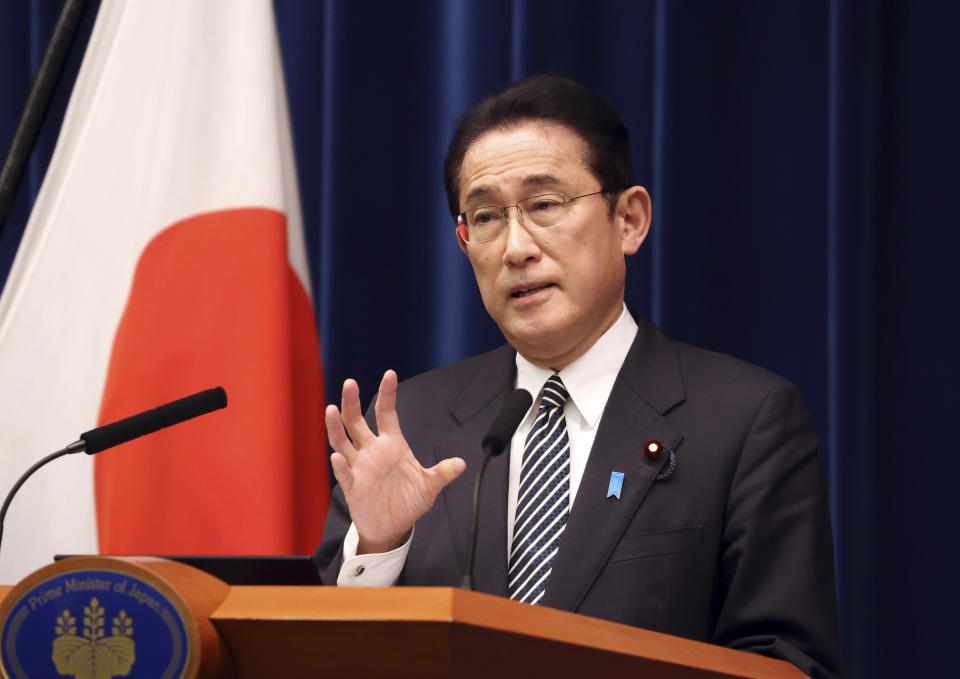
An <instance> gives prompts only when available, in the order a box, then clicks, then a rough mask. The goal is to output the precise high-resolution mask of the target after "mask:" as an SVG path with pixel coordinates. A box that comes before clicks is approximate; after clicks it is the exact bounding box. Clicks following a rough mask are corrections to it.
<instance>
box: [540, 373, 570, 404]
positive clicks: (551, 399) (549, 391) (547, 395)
mask: <svg viewBox="0 0 960 679" xmlns="http://www.w3.org/2000/svg"><path fill="white" fill-rule="evenodd" d="M568 398H570V392H568V391H567V388H566V387H565V386H564V385H563V380H561V379H560V375H558V374H557V373H554V374H553V375H552V376H551V377H550V379H549V380H547V383H546V384H544V385H543V398H542V399H541V400H540V407H541V408H562V407H563V404H564V403H566V402H567V399H568Z"/></svg>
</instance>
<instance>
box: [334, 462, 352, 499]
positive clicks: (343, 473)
mask: <svg viewBox="0 0 960 679" xmlns="http://www.w3.org/2000/svg"><path fill="white" fill-rule="evenodd" d="M330 466H331V467H332V468H333V475H334V476H335V477H336V478H337V483H339V484H340V487H341V488H343V491H344V492H345V493H346V492H349V491H350V489H351V488H352V487H353V472H352V471H351V470H350V465H348V464H347V461H346V459H345V458H344V457H343V455H341V454H340V453H334V454H333V455H331V456H330Z"/></svg>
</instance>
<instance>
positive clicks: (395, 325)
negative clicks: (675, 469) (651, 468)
mask: <svg viewBox="0 0 960 679" xmlns="http://www.w3.org/2000/svg"><path fill="white" fill-rule="evenodd" d="M58 5H59V3H58V2H52V1H46V2H44V1H40V0H37V1H35V2H10V3H5V4H3V5H2V9H0V93H2V94H0V149H5V148H6V145H7V141H8V140H9V138H10V136H11V135H12V132H13V129H14V126H15V124H16V120H17V118H18V116H19V113H20V108H21V106H22V103H23V101H24V98H25V96H26V92H27V88H28V87H29V83H30V81H31V79H32V76H33V73H34V72H35V69H36V66H37V64H38V62H39V58H40V55H41V54H42V50H43V47H44V46H45V44H46V40H47V38H48V36H49V32H50V28H51V26H52V23H53V20H54V18H55V15H56V12H57V10H58ZM275 6H276V10H277V20H278V27H279V31H280V38H281V42H282V49H283V56H284V63H285V68H286V73H287V87H288V92H289V97H290V104H291V113H292V118H293V128H294V136H295V142H296V152H297V159H298V166H299V173H300V189H301V195H302V199H303V208H304V216H305V220H306V228H307V237H308V245H309V251H310V266H311V274H312V278H313V286H314V296H315V302H316V309H317V322H318V326H319V329H320V336H321V341H322V345H323V347H322V348H323V360H324V369H325V371H326V379H327V390H328V393H329V394H331V395H336V394H338V393H339V385H340V384H341V383H342V381H343V379H344V378H346V377H348V376H353V377H356V378H358V380H359V381H360V384H361V389H362V392H363V397H364V399H365V400H366V399H367V398H369V397H370V396H371V395H372V393H373V391H374V389H375V386H376V384H377V381H378V379H379V376H380V374H381V372H382V371H383V370H384V369H385V368H387V367H392V368H395V369H397V371H398V372H399V373H400V375H401V377H405V376H410V375H413V374H415V373H418V372H420V371H423V370H426V369H429V368H432V367H435V366H437V365H440V364H443V363H446V362H449V361H453V360H456V359H458V358H462V357H464V356H467V355H469V354H473V353H476V352H479V351H483V350H486V349H489V348H491V347H493V346H495V345H497V344H498V343H499V342H500V341H501V338H500V336H499V333H498V331H497V329H496V327H495V326H494V325H493V323H492V322H491V321H490V320H489V319H488V317H487V316H486V314H485V312H484V311H483V307H482V305H481V302H480V299H479V295H478V294H477V292H476V289H475V285H474V282H473V278H472V273H471V271H470V268H469V266H468V265H467V262H466V260H465V258H464V257H463V256H462V255H461V253H460V252H459V250H458V248H457V246H456V242H455V239H454V234H453V224H452V222H451V220H450V218H449V216H448V215H447V214H446V208H445V200H444V196H443V192H442V182H441V172H440V165H441V160H442V158H443V155H444V152H445V147H446V143H447V141H448V139H449V136H450V133H451V130H452V128H453V126H454V125H455V122H456V119H457V116H458V115H459V114H460V113H462V111H463V110H464V109H465V108H466V107H467V106H468V105H469V104H471V103H472V102H474V101H475V100H476V99H478V98H479V97H480V96H481V95H482V94H483V93H485V92H486V91H487V90H489V89H490V88H492V87H494V86H498V85H502V84H505V83H507V82H509V81H511V80H513V79H516V78H519V77H522V76H524V75H527V74H530V73H534V72H541V71H553V72H558V73H561V74H565V75H569V76H572V77H574V78H577V79H580V80H582V81H584V82H585V83H587V84H588V85H590V86H591V87H593V88H595V89H597V90H598V91H600V92H601V93H602V94H603V95H604V96H606V97H607V98H608V99H609V100H610V101H611V102H612V103H613V104H614V105H615V106H616V108H618V109H619V110H620V111H621V112H622V113H623V115H624V117H625V119H626V122H627V124H628V126H629V127H630V129H631V132H632V145H633V152H634V158H635V164H636V174H637V181H638V183H641V184H644V185H646V186H647V187H648V188H649V189H650V191H651V193H652V195H653V200H654V206H655V208H654V209H655V218H654V224H653V232H652V236H651V238H650V239H649V240H648V242H647V244H646V245H645V246H644V248H643V250H642V252H641V253H640V254H638V255H637V256H635V257H633V258H632V260H631V261H630V265H629V272H628V285H627V298H628V303H630V304H631V305H633V306H636V307H639V308H640V309H642V310H644V311H645V312H647V313H648V314H649V315H651V316H652V318H653V319H654V320H655V321H656V322H658V323H659V324H660V325H661V326H663V327H664V328H665V330H666V331H667V332H668V333H669V334H671V335H672V336H673V337H674V338H676V339H680V340H684V341H688V342H692V343H695V344H699V345H702V346H706V347H709V348H711V349H716V350H719V351H724V352H728V353H732V354H735V355H737V356H740V357H743V358H746V359H748V360H751V361H753V362H756V363H759V364H761V365H763V366H766V367H768V368H770V369H772V370H774V371H777V372H779V373H781V374H783V375H785V376H787V377H789V378H790V379H792V380H794V381H795V382H796V383H798V384H799V386H800V387H801V389H802V390H803V392H804V394H805V395H806V397H807V399H808V401H809V403H810V406H811V408H812V410H813V413H814V418H815V422H816V425H817V428H818V432H819V434H820V437H821V441H822V453H823V456H824V460H825V463H826V465H827V469H828V473H829V477H830V484H831V501H832V508H833V516H834V534H835V535H834V537H835V542H836V545H837V573H838V588H839V599H840V606H841V616H842V633H843V639H842V642H843V646H844V650H845V654H846V660H847V664H848V669H849V674H850V676H852V677H863V678H867V677H906V676H948V675H951V674H952V673H953V672H952V671H951V670H950V667H951V666H952V664H953V663H952V662H950V661H949V659H948V657H947V656H948V655H950V654H951V653H950V649H951V648H952V646H953V644H954V643H955V639H956V636H957V632H958V631H960V625H958V622H957V602H958V601H960V586H958V585H957V582H956V581H957V576H956V566H957V563H958V556H960V554H958V552H960V549H958V545H960V535H958V533H960V531H958V528H957V514H958V509H960V501H958V500H957V499H956V491H955V488H954V486H955V484H956V482H957V479H958V477H960V464H958V462H957V443H956V441H957V437H956V434H955V427H954V426H953V425H954V422H955V420H954V418H955V417H956V414H955V413H954V409H955V405H956V404H957V400H958V399H957V398H956V396H955V395H954V392H953V389H954V387H955V386H956V385H957V383H958V381H960V379H958V378H960V369H958V366H960V361H958V359H957V357H956V352H957V350H958V349H957V347H958V345H960V333H958V330H957V324H956V323H954V322H953V318H952V317H953V316H954V315H955V313H956V310H957V302H956V301H955V297H956V295H957V292H958V290H960V286H958V282H960V275H958V266H957V263H956V261H955V258H956V253H957V250H958V248H957V246H958V244H960V237H958V230H960V219H958V217H957V215H958V210H960V205H958V202H957V200H956V199H955V198H954V196H955V195H956V193H957V191H956V187H957V185H958V179H960V176H958V175H960V173H958V171H957V162H958V158H960V134H958V131H957V124H958V123H957V121H960V96H958V87H957V82H958V75H957V71H958V67H960V48H958V43H960V40H958V38H957V27H958V26H960V6H957V5H956V4H952V3H946V2H933V1H930V2H925V1H917V0H876V1H868V0H860V1H854V0H832V1H829V0H819V1H817V0H814V1H811V0H794V1H781V2H769V1H766V0H752V1H748V0H742V1H739V2H733V1H725V2H717V1H715V0H684V1H682V2H681V1H679V0H678V1H674V2H671V1H668V0H660V1H657V0H646V1H636V2H616V1H601V0H593V1H591V2H547V1H532V0H531V1H526V2H524V1H521V0H515V1H514V2H509V1H507V0H499V1H491V0H472V1H470V0H462V1H454V0H449V1H440V0H434V1H432V2H430V1H426V0H422V1H418V2H403V3H398V2H375V1H372V0H365V1H363V2H347V1H342V2H336V1H332V0H328V1H327V2H298V1H295V0H278V1H277V2H276V5H275ZM95 8H96V3H95V2H93V3H91V7H90V8H89V9H88V11H87V17H86V18H85V21H84V25H83V26H82V28H81V33H80V36H79V37H78V39H77V41H76V43H75V45H74V48H73V53H72V55H71V59H70V61H69V62H68V65H67V69H66V71H65V73H64V76H63V78H62V79H61V82H60V84H59V86H58V90H57V93H56V96H55V99H54V102H53V106H52V109H51V111H50V114H49V116H48V119H47V120H46V122H45V124H44V129H43V132H42V135H41V138H40V140H39V143H38V146H37V149H36V152H35V154H34V159H33V162H32V164H31V167H30V172H29V174H28V176H27V179H26V181H25V182H24V184H23V185H22V187H21V191H20V194H19V196H18V200H17V205H16V210H15V212H14V214H13V217H12V218H11V220H10V223H9V224H8V227H7V229H6V231H5V232H4V233H3V235H2V238H0V277H2V276H5V275H6V270H7V268H8V266H9V263H10V260H11V259H12V257H13V253H14V252H15V249H16V245H17V240H18V239H19V236H20V233H21V232H22V228H23V224H24V222H25V221H26V217H27V214H28V212H29V207H30V205H31V203H32V200H33V198H34V197H35V195H36V192H37V190H38V189H39V185H40V182H41V181H42V178H43V173H44V170H45V167H46V163H47V161H48V160H49V155H50V153H51V151H52V148H53V144H54V142H55V140H56V135H57V131H58V127H59V123H60V119H61V117H62V114H63V108H64V106H65V103H66V101H67V98H68V96H69V90H70V86H71V85H72V82H73V77H74V76H75V72H76V68H77V65H78V64H79V58H80V55H81V52H82V49H83V45H84V43H85V41H86V37H87V35H88V34H89V27H90V24H91V20H92V15H93V12H94V11H95ZM0 388H2V387H0ZM319 416H320V414H319V413H318V417H319ZM37 452H38V455H39V453H40V452H42V451H37Z"/></svg>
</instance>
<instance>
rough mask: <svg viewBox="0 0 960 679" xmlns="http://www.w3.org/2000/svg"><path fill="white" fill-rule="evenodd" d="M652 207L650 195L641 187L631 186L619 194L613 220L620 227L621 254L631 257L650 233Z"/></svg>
mask: <svg viewBox="0 0 960 679" xmlns="http://www.w3.org/2000/svg"><path fill="white" fill-rule="evenodd" d="M652 215H653V206H652V203H651V202H650V194H649V193H647V190H646V189H645V188H643V187H642V186H631V187H630V188H629V189H627V190H625V191H622V192H621V193H620V198H619V199H618V200H617V209H616V213H615V214H614V219H616V220H617V224H618V226H619V227H620V233H621V238H622V247H623V254H625V255H632V254H633V253H635V252H636V251H637V250H639V249H640V246H641V245H643V241H644V240H646V238H647V234H648V233H649V232H650V220H651V218H652Z"/></svg>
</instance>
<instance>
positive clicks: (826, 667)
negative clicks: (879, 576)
mask: <svg viewBox="0 0 960 679" xmlns="http://www.w3.org/2000/svg"><path fill="white" fill-rule="evenodd" d="M833 569H834V563H833V543H832V538H831V531H830V516H829V507H828V503H827V490H826V478H825V475H824V472H823V468H822V465H821V462H820V457H819V454H818V452H817V437H816V434H815V433H814V431H813V426H812V423H811V421H810V416H809V413H808V411H807V408H806V406H805V405H804V403H803V399H802V397H801V395H800V393H799V392H798V391H797V389H796V388H795V387H794V386H793V385H792V384H790V383H788V382H777V383H776V384H775V385H774V386H773V387H772V388H771V389H770V391H769V392H768V393H767V395H766V397H765V398H764V399H763V401H762V403H761V405H760V407H759V409H758V411H757V414H756V417H755V419H754V421H753V424H752V426H751V428H750V430H749V432H748V434H747V436H746V438H745V440H744V443H743V448H742V451H741V454H740V458H739V460H738V463H737V466H736V469H735V472H734V475H733V479H732V482H731V487H730V492H729V499H728V504H727V513H726V520H725V522H724V529H723V536H722V547H721V554H720V573H719V578H720V583H721V589H722V591H723V598H722V601H721V603H720V612H719V617H718V621H717V625H716V627H715V631H714V640H713V641H714V643H717V644H722V645H725V646H729V647H732V648H738V649H741V650H748V651H752V652H754V653H759V654H762V655H768V656H772V657H777V658H781V659H783V660H786V661H788V662H791V663H793V664H794V665H796V666H797V667H799V668H800V669H801V670H802V671H804V672H805V673H807V674H808V675H810V676H812V677H838V676H840V675H841V672H842V669H841V659H840V651H839V643H838V633H837V627H838V624H837V610H836V592H835V588H834V571H833Z"/></svg>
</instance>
